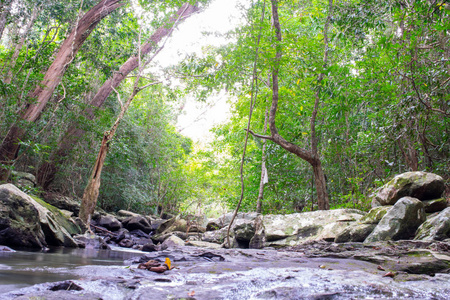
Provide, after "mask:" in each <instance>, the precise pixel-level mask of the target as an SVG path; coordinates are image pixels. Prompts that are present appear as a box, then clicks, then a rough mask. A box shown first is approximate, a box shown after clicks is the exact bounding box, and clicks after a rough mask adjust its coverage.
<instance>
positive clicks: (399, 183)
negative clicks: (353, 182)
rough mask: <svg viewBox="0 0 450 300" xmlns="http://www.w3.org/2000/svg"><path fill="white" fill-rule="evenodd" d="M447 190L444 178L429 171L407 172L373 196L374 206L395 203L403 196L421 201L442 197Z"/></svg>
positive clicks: (396, 177)
mask: <svg viewBox="0 0 450 300" xmlns="http://www.w3.org/2000/svg"><path fill="white" fill-rule="evenodd" d="M444 190H445V182H444V179H443V178H442V177H441V176H439V175H436V174H433V173H427V172H406V173H403V174H400V175H397V176H395V177H394V178H393V179H392V180H391V181H389V182H388V183H386V184H385V185H384V186H382V187H381V188H380V189H378V190H377V191H376V193H375V194H374V195H373V196H372V207H376V206H383V205H394V204H395V203H396V202H397V201H398V200H399V199H400V198H402V197H414V198H417V199H419V200H421V201H424V200H431V199H437V198H440V197H441V196H442V194H443V192H444Z"/></svg>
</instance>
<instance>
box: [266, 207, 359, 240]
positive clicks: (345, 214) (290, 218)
mask: <svg viewBox="0 0 450 300" xmlns="http://www.w3.org/2000/svg"><path fill="white" fill-rule="evenodd" d="M363 215H364V213H363V212H362V211H360V210H357V209H336V210H326V211H325V210H322V211H313V212H304V213H296V214H291V215H266V216H264V217H263V223H264V228H265V238H266V241H267V242H266V244H265V246H275V247H279V246H283V247H284V246H294V245H297V244H299V243H302V242H305V241H310V240H320V239H325V240H334V239H335V238H336V236H337V235H338V234H339V233H340V232H341V231H342V230H344V228H345V227H347V226H348V225H350V224H352V223H354V222H356V221H358V220H359V219H361V217H362V216H363ZM340 220H342V221H340Z"/></svg>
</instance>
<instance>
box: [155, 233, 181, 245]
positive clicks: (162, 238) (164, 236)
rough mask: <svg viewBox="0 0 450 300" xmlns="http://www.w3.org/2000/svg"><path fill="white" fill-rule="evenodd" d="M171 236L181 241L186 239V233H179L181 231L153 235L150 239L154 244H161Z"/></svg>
mask: <svg viewBox="0 0 450 300" xmlns="http://www.w3.org/2000/svg"><path fill="white" fill-rule="evenodd" d="M171 236H176V237H178V238H180V239H182V240H183V241H185V240H187V239H188V235H187V234H186V232H181V231H173V232H168V233H160V234H155V235H152V237H151V239H152V240H153V242H154V243H163V242H164V241H165V240H166V239H168V238H169V237H171Z"/></svg>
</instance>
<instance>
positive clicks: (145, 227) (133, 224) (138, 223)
mask: <svg viewBox="0 0 450 300" xmlns="http://www.w3.org/2000/svg"><path fill="white" fill-rule="evenodd" d="M122 224H123V226H124V227H125V228H126V229H128V230H129V231H132V230H138V229H139V230H142V231H143V232H145V233H147V234H148V233H150V232H151V231H152V226H151V225H150V223H149V222H148V220H147V219H146V218H144V217H143V216H136V217H129V218H126V219H125V220H123V221H122Z"/></svg>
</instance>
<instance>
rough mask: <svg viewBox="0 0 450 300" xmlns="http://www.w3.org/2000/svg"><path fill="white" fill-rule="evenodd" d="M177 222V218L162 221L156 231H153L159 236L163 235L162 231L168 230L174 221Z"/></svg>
mask: <svg viewBox="0 0 450 300" xmlns="http://www.w3.org/2000/svg"><path fill="white" fill-rule="evenodd" d="M176 220H177V217H174V218H171V219H169V220H165V221H163V222H162V223H161V224H160V225H159V227H158V229H156V230H155V234H160V233H163V232H164V231H166V229H167V228H169V227H170V226H172V224H173V223H175V221H176Z"/></svg>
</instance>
